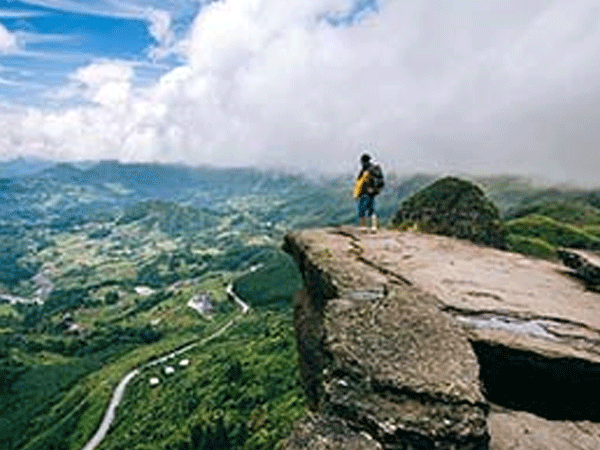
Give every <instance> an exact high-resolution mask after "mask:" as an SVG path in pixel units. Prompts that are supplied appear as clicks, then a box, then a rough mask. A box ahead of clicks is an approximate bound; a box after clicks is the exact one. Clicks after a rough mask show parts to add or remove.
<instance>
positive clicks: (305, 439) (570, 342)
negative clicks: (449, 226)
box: [284, 227, 600, 450]
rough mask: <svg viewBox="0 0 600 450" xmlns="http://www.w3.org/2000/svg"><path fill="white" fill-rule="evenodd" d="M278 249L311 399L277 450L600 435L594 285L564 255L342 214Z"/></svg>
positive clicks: (529, 444) (500, 448)
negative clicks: (297, 287)
mask: <svg viewBox="0 0 600 450" xmlns="http://www.w3.org/2000/svg"><path fill="white" fill-rule="evenodd" d="M284 248H285V249H286V251H288V252H289V253H290V254H292V255H293V256H294V258H295V260H296V262H297V264H298V266H299V268H300V270H301V272H302V274H303V277H304V282H305V287H306V289H305V291H303V292H300V293H299V294H298V296H297V299H296V304H295V312H294V315H295V316H294V324H295V328H296V335H297V343H298V350H299V363H300V369H301V374H302V378H303V383H304V386H305V390H306V393H307V396H308V398H309V405H310V406H311V409H312V410H313V411H314V412H315V415H313V416H312V417H311V418H310V419H307V420H306V421H304V422H302V423H301V424H299V425H298V428H297V429H296V431H295V433H294V435H293V436H292V437H291V438H290V440H289V441H288V443H287V446H286V447H285V448H286V449H288V450H291V449H296V448H306V449H308V450H310V449H321V448H332V449H334V448H335V449H338V448H339V449H361V448H374V449H376V448H383V449H421V448H422V449H428V448H435V449H455V450H459V449H487V448H493V449H495V450H504V449H509V448H523V449H537V448H567V449H569V448H588V447H586V445H590V447H589V448H600V434H599V429H598V425H597V423H596V422H600V406H598V407H597V406H594V405H595V403H600V402H596V400H595V397H596V395H595V392H593V393H591V392H589V391H590V390H593V386H594V385H597V383H598V381H600V294H598V293H596V292H592V291H590V290H589V289H587V288H586V286H585V283H582V281H581V280H580V279H579V277H578V276H574V275H573V273H572V272H571V271H570V270H569V269H568V268H566V267H564V266H561V265H558V264H554V263H551V262H548V261H541V260H535V259H530V258H526V257H524V256H521V255H517V254H512V253H508V252H503V251H499V250H494V249H490V248H486V247H481V246H477V245H475V244H471V243H469V242H464V241H459V240H456V239H452V238H446V237H439V236H432V235H424V234H414V233H400V232H396V231H386V230H382V231H379V232H377V233H375V234H371V233H366V232H361V231H360V230H358V229H356V228H352V227H343V228H332V229H320V230H304V231H299V232H293V233H290V234H289V235H288V236H287V237H286V241H285V247H284ZM482 364H483V366H482ZM565 372H566V374H565ZM569 374H571V375H569ZM543 386H547V388H544V387H543ZM561 390H562V391H564V393H565V394H564V395H563V396H562V397H561V396H560V395H553V394H554V393H555V392H559V391H561ZM484 394H485V395H484ZM486 396H487V397H486ZM548 398H550V399H551V400H550V401H546V399H548ZM496 403H498V404H500V405H501V406H496V405H495V404H496ZM490 407H492V410H493V411H494V412H492V413H490V412H489V411H490ZM498 408H500V410H501V412H500V413H499V412H497V411H498ZM525 411H528V412H525ZM519 421H522V423H524V424H527V425H523V426H520V425H518V424H519V423H520V422H519ZM536 430H538V431H539V433H538V434H535V431H536ZM542 435H543V436H545V437H543V438H542V437H541V436H542ZM344 436H345V438H347V440H345V438H344ZM544 439H546V440H547V441H548V442H549V443H553V444H552V445H549V446H548V447H543V444H541V442H543V441H544ZM565 440H567V441H571V442H574V443H575V444H573V445H574V446H572V447H569V446H567V445H563V446H560V445H559V443H561V442H563V441H565ZM299 442H301V443H302V445H300V444H299ZM554 443H556V445H554ZM577 445H579V446H577Z"/></svg>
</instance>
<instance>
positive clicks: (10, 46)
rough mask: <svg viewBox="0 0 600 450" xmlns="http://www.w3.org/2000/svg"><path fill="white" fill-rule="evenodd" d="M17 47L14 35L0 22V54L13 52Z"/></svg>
mask: <svg viewBox="0 0 600 450" xmlns="http://www.w3.org/2000/svg"><path fill="white" fill-rule="evenodd" d="M17 47H18V46H17V38H16V37H15V35H14V34H13V33H11V32H10V31H8V30H7V29H6V27H5V26H4V25H2V24H1V23H0V54H2V53H10V52H13V51H15V50H16V49H17Z"/></svg>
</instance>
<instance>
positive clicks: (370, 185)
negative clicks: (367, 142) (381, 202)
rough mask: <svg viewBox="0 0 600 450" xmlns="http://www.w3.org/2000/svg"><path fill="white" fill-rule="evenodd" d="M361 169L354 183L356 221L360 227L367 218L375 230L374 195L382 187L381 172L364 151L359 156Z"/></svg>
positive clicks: (376, 224) (364, 225)
mask: <svg viewBox="0 0 600 450" xmlns="http://www.w3.org/2000/svg"><path fill="white" fill-rule="evenodd" d="M360 164H361V169H360V172H359V173H358V177H356V182H355V183H354V198H355V199H356V207H357V210H358V221H359V224H360V226H361V227H366V226H367V218H370V219H371V229H372V230H376V229H377V226H378V223H377V215H376V214H375V196H376V195H378V194H379V193H380V192H381V190H382V189H383V186H384V182H383V172H382V171H381V167H380V166H379V165H378V164H374V163H372V162H371V156H370V155H368V154H367V153H364V154H363V155H362V156H361V157H360Z"/></svg>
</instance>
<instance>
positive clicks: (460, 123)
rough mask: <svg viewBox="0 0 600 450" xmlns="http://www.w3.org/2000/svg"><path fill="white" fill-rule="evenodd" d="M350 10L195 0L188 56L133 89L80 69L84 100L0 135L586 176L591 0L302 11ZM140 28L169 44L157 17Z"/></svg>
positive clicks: (309, 161)
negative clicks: (367, 153)
mask: <svg viewBox="0 0 600 450" xmlns="http://www.w3.org/2000/svg"><path fill="white" fill-rule="evenodd" d="M524 3H526V4H524ZM347 6H348V4H347V3H346V2H344V1H341V0H338V1H336V0H332V1H329V2H322V1H317V0H288V1H286V2H281V1H280V0H227V1H226V2H217V3H213V4H211V5H207V6H205V7H204V8H203V9H202V12H201V13H200V14H199V16H198V17H197V18H196V20H195V22H194V24H193V26H192V28H191V30H190V32H189V35H188V36H187V38H186V39H185V41H184V42H181V43H179V48H180V51H181V52H182V54H183V56H184V57H185V60H186V61H187V62H186V64H185V65H184V66H182V67H178V68H176V69H173V70H172V71H170V72H168V73H167V74H165V75H164V76H163V77H162V78H161V79H160V80H159V81H158V82H157V83H156V84H155V85H153V86H150V87H148V88H146V89H134V88H133V79H134V76H133V75H134V74H133V69H132V67H131V66H129V65H127V64H125V63H118V62H108V61H104V62H99V63H94V64H92V65H90V66H88V67H85V68H83V69H80V70H78V71H77V72H75V73H74V74H73V75H72V77H71V89H75V88H76V91H72V92H77V94H78V95H82V96H83V97H84V98H85V99H88V100H91V101H93V102H94V103H95V105H92V106H79V107H76V108H70V109H66V110H62V111H51V112H48V111H42V110H39V109H33V108H30V109H28V110H27V111H26V112H21V113H20V114H21V115H22V116H23V120H14V119H13V122H12V123H13V125H14V126H11V127H8V128H7V127H4V126H3V127H1V128H0V142H1V143H4V145H9V146H10V148H11V150H10V151H11V152H12V153H13V154H18V153H36V154H38V155H42V156H54V157H61V158H102V157H104V158H121V159H124V160H137V159H143V160H158V161H186V162H188V163H212V164H220V165H245V164H261V165H288V166H290V165H291V166H297V167H303V168H317V169H320V170H326V171H336V170H340V169H352V168H354V166H355V165H356V158H357V157H358V155H359V154H360V152H361V150H362V149H363V148H364V147H365V146H367V147H368V148H373V149H375V152H376V153H377V155H378V156H379V157H380V159H382V160H384V162H386V164H387V165H397V167H399V168H400V169H401V170H404V171H413V170H429V171H431V170H436V171H460V172H469V171H480V172H490V171H511V172H521V173H527V172H536V173H538V174H541V175H543V176H548V177H553V178H556V179H578V180H579V181H586V182H590V183H596V184H600V177H599V176H598V175H597V173H596V172H597V171H596V170H595V168H596V167H598V165H599V164H600V155H599V154H598V152H597V147H598V143H600V132H599V131H598V130H600V117H599V116H598V114H597V111H598V110H599V108H600V92H599V90H598V87H597V86H598V79H599V75H600V69H599V67H600V27H598V23H600V6H599V5H598V2H597V0H558V1H556V2H553V3H552V4H551V5H548V3H547V2H546V1H545V0H539V1H538V0H535V1H533V0H532V1H530V2H521V1H520V0H506V1H504V2H477V1H472V2H444V1H424V0H423V1H415V2H402V1H400V0H388V1H383V2H381V7H380V13H379V14H374V13H371V14H367V15H366V17H364V18H363V20H362V21H361V22H360V23H359V24H357V25H354V26H351V27H345V28H344V27H342V28H333V27H331V26H329V25H328V24H326V23H324V22H322V21H318V20H317V19H316V18H318V17H321V16H322V15H323V13H325V12H327V11H339V10H343V9H344V8H345V7H347ZM152 23H153V30H154V31H153V32H154V33H155V35H156V36H158V37H160V36H162V37H163V39H165V37H166V36H168V33H169V30H170V22H169V20H167V16H161V17H158V16H157V18H155V20H154V21H153V22H152ZM6 120H8V119H6ZM4 121H5V119H4V116H0V122H4ZM6 143H9V144H6Z"/></svg>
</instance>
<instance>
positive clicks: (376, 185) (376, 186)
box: [369, 164, 385, 195]
mask: <svg viewBox="0 0 600 450" xmlns="http://www.w3.org/2000/svg"><path fill="white" fill-rule="evenodd" d="M383 186H385V182H384V181H383V172H382V170H381V167H379V165H377V164H373V165H372V166H371V167H369V188H370V189H369V191H370V193H371V194H372V195H377V194H379V193H380V192H381V190H382V189H383Z"/></svg>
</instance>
